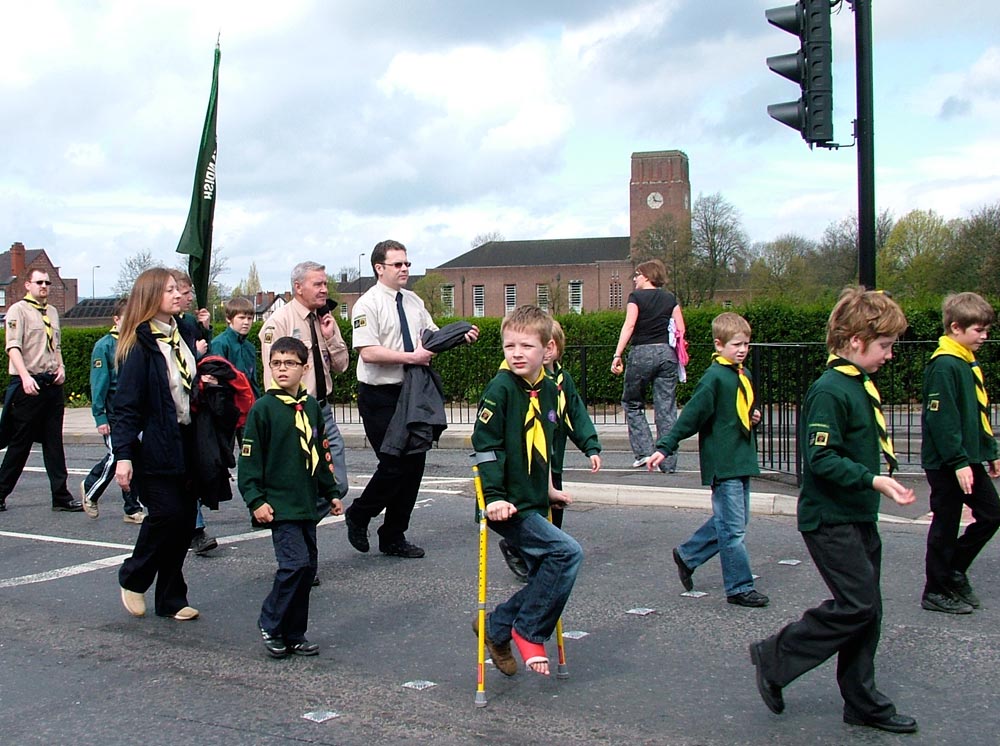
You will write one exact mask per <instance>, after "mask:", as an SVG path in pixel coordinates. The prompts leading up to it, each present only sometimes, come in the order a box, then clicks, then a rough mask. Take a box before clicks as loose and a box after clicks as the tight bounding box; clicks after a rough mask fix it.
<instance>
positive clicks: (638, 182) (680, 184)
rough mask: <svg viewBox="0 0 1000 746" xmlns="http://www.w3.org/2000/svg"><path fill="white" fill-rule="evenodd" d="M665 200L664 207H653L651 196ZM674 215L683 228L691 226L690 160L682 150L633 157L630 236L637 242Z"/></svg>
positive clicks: (638, 154) (634, 154) (630, 189)
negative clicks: (660, 220) (654, 195)
mask: <svg viewBox="0 0 1000 746" xmlns="http://www.w3.org/2000/svg"><path fill="white" fill-rule="evenodd" d="M653 192H656V193H658V194H660V195H661V196H662V197H663V203H662V206H660V207H658V208H653V207H650V205H649V202H648V201H647V200H648V199H649V196H650V194H652V193H653ZM664 213H670V214H672V215H674V217H675V218H676V219H677V221H678V224H679V225H688V226H690V224H691V179H690V176H689V173H688V157H687V156H686V155H685V154H684V153H682V152H681V151H679V150H666V151H660V152H655V153H633V154H632V178H631V180H630V181H629V235H630V236H631V237H632V241H633V243H634V242H635V240H636V238H638V237H639V234H641V233H642V232H643V231H644V230H646V229H647V228H648V227H649V226H650V225H652V224H653V223H654V222H655V221H656V220H658V219H659V218H661V217H662V216H663V214H664Z"/></svg>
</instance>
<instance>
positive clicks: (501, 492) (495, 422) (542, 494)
mask: <svg viewBox="0 0 1000 746" xmlns="http://www.w3.org/2000/svg"><path fill="white" fill-rule="evenodd" d="M518 379H519V377H518V375H517V374H516V373H513V372H512V371H509V370H501V371H500V372H499V373H498V374H497V375H496V376H495V377H494V378H493V380H492V381H490V382H489V383H488V384H487V385H486V389H485V390H484V391H483V396H482V398H481V399H480V400H479V410H478V415H477V416H476V424H475V425H474V426H473V428H472V447H473V449H474V450H475V451H476V454H477V455H478V456H479V460H480V463H479V476H480V479H481V480H482V483H483V496H484V497H485V499H486V503H487V504H489V503H491V502H495V501H497V500H506V501H507V502H510V503H513V505H514V507H516V508H517V510H518V512H519V513H527V512H535V513H541V514H542V515H548V513H549V465H550V463H551V450H552V443H553V437H554V435H555V428H556V387H555V384H554V383H552V381H551V380H550V379H549V378H547V377H543V379H542V386H541V389H540V390H539V404H540V405H541V410H542V418H541V419H542V429H543V431H544V432H545V443H546V448H547V451H548V453H547V454H546V458H547V459H549V460H548V461H546V462H543V463H539V459H537V458H535V459H533V460H532V461H531V462H530V469H529V460H528V453H527V448H526V447H525V437H524V419H525V415H526V414H527V412H528V394H527V393H526V392H525V390H524V388H523V387H522V385H521V384H520V383H519V382H518ZM484 457H485V459H488V460H483V459H484Z"/></svg>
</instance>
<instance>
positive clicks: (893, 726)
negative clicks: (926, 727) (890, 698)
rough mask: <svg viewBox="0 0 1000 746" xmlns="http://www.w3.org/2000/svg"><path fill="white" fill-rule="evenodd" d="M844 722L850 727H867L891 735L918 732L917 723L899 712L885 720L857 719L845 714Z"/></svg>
mask: <svg viewBox="0 0 1000 746" xmlns="http://www.w3.org/2000/svg"><path fill="white" fill-rule="evenodd" d="M844 722H845V723H847V724H848V725H866V726H868V727H869V728H878V729H879V730H887V731H889V732H890V733H916V732H917V721H916V720H914V719H913V718H911V717H910V716H909V715H900V714H899V713H898V712H897V713H896V714H895V715H893V716H892V717H888V718H885V719H884V720H865V719H864V718H859V717H855V716H854V715H848V714H847V713H846V712H845V713H844Z"/></svg>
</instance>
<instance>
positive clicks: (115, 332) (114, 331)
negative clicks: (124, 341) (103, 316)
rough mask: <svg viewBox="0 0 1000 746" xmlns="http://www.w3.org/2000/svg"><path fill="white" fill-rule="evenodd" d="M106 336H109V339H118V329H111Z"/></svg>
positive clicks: (114, 327) (115, 327)
mask: <svg viewBox="0 0 1000 746" xmlns="http://www.w3.org/2000/svg"><path fill="white" fill-rule="evenodd" d="M108 334H110V335H111V339H118V327H117V326H113V327H111V329H110V331H108Z"/></svg>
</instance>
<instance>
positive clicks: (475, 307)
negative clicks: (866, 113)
mask: <svg viewBox="0 0 1000 746" xmlns="http://www.w3.org/2000/svg"><path fill="white" fill-rule="evenodd" d="M472 315H473V316H474V317H475V318H477V319H480V318H482V317H483V316H485V315H486V286H485V285H473V286H472Z"/></svg>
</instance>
